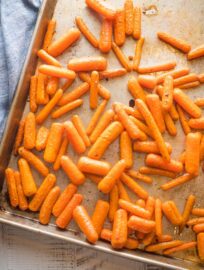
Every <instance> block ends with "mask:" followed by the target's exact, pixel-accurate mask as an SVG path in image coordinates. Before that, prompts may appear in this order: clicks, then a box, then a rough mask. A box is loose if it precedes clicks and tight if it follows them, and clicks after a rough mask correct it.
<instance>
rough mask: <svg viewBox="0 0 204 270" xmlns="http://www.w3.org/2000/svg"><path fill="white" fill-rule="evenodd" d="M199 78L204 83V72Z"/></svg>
mask: <svg viewBox="0 0 204 270" xmlns="http://www.w3.org/2000/svg"><path fill="white" fill-rule="evenodd" d="M198 79H199V81H200V83H204V73H201V74H199V75H198Z"/></svg>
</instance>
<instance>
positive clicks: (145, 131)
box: [126, 111, 153, 137]
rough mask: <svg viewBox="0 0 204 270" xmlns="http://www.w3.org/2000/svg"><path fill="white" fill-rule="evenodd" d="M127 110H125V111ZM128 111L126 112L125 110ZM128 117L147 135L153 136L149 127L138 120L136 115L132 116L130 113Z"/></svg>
mask: <svg viewBox="0 0 204 270" xmlns="http://www.w3.org/2000/svg"><path fill="white" fill-rule="evenodd" d="M126 112H127V111H126ZM127 113H128V112H127ZM129 118H130V119H131V120H132V121H133V122H134V123H135V125H136V126H137V127H138V128H139V129H140V130H141V131H143V132H144V133H145V134H146V135H148V136H149V137H153V135H152V133H151V131H150V129H149V128H148V127H147V126H146V125H145V124H144V123H143V122H142V121H140V120H138V119H137V118H136V117H133V116H132V115H130V116H129Z"/></svg>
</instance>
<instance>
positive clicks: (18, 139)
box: [13, 119, 25, 156]
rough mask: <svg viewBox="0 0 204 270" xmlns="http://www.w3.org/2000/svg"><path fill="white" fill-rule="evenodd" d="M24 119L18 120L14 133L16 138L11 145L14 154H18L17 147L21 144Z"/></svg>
mask: <svg viewBox="0 0 204 270" xmlns="http://www.w3.org/2000/svg"><path fill="white" fill-rule="evenodd" d="M24 128H25V119H23V120H21V121H20V122H19V126H18V131H17V134H16V139H15V143H14V147H13V153H14V155H15V156H16V155H17V154H18V148H19V147H20V146H21V143H22V141H23V137H24Z"/></svg>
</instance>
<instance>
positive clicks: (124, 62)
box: [112, 42, 132, 72]
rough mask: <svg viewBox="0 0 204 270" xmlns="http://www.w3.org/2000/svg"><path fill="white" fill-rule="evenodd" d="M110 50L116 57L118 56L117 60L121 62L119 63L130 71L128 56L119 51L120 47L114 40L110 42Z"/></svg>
mask: <svg viewBox="0 0 204 270" xmlns="http://www.w3.org/2000/svg"><path fill="white" fill-rule="evenodd" d="M112 50H113V52H114V54H115V55H116V57H117V58H118V61H119V62H120V63H121V65H122V66H123V67H124V68H125V69H126V70H127V71H128V72H129V71H131V69H132V68H131V66H130V63H129V60H128V58H127V57H126V56H125V54H124V53H123V52H122V51H121V49H120V48H119V47H118V46H117V45H116V44H115V42H112Z"/></svg>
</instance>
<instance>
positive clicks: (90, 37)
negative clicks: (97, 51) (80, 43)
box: [75, 16, 98, 48]
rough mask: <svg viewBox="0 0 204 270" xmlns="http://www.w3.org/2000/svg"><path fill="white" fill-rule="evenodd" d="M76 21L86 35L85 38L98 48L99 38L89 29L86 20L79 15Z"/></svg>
mask: <svg viewBox="0 0 204 270" xmlns="http://www.w3.org/2000/svg"><path fill="white" fill-rule="evenodd" d="M75 22H76V25H77V27H78V28H79V30H80V31H81V33H82V34H83V35H84V36H85V38H86V39H87V40H88V41H89V42H90V44H91V45H92V46H93V47H95V48H98V40H97V38H96V37H95V36H94V35H93V33H92V32H91V31H90V30H89V28H88V27H87V25H86V24H85V22H84V21H83V19H82V18H81V17H80V16H77V17H76V18H75Z"/></svg>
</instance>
